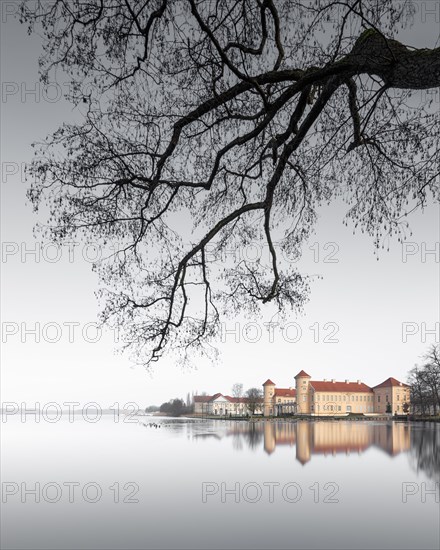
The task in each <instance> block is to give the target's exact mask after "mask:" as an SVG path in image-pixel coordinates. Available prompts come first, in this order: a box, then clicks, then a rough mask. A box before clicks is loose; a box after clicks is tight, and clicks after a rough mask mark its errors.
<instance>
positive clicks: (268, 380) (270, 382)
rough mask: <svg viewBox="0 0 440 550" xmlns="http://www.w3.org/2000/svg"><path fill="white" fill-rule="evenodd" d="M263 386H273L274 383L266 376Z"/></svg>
mask: <svg viewBox="0 0 440 550" xmlns="http://www.w3.org/2000/svg"><path fill="white" fill-rule="evenodd" d="M263 386H275V384H274V383H273V382H272V380H271V379H270V378H268V379H267V380H266V382H265V383H264V384H263Z"/></svg>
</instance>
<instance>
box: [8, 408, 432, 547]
mask: <svg viewBox="0 0 440 550" xmlns="http://www.w3.org/2000/svg"><path fill="white" fill-rule="evenodd" d="M26 420H27V421H26V422H25V423H22V422H20V418H19V417H16V418H14V417H9V418H8V419H7V422H6V423H4V424H3V425H2V463H1V466H2V480H3V486H2V488H3V489H4V488H5V482H6V483H9V485H8V486H7V487H8V489H7V490H8V491H9V494H7V495H5V494H3V505H2V516H1V523H2V525H1V527H2V529H1V533H2V535H1V537H2V540H1V542H2V548H7V549H18V548H20V549H31V548H32V549H34V548H38V549H40V548H41V549H43V548H44V549H46V548H63V549H67V548H69V549H70V548H72V549H73V548H75V549H78V548H114V549H118V548H126V549H132V548H133V549H134V548H136V549H140V548H145V549H147V548H148V549H149V548H161V549H165V548H167V549H168V548H169V549H171V548H179V549H183V548H188V549H189V548H209V549H211V548H212V549H214V548H215V549H220V548H236V549H248V548H249V549H258V548H307V549H318V548H326V549H331V548H335V549H336V548H352V549H367V548H368V549H369V548H382V549H391V548H393V549H394V548H396V549H397V548H398V549H399V550H400V549H406V548H411V549H412V548H420V549H422V548H427V549H428V548H429V549H431V548H438V547H439V504H438V492H437V494H434V493H433V492H432V491H433V489H435V488H436V483H438V481H439V471H440V458H439V456H440V453H439V447H440V425H438V424H437V425H436V424H429V423H425V424H422V423H414V424H412V423H404V422H402V423H399V422H390V423H380V422H347V421H338V422H331V421H319V422H307V421H299V422H288V421H273V422H268V421H267V422H263V421H260V422H255V423H249V422H246V421H237V422H233V421H226V422H225V421H213V420H202V419H200V420H198V419H182V418H180V419H170V418H157V417H151V416H140V417H137V418H134V419H131V420H132V421H131V422H123V421H122V419H121V418H119V421H116V420H117V419H116V418H115V417H114V416H112V415H108V416H103V417H102V418H101V419H100V420H99V421H98V422H96V423H91V422H87V421H86V420H85V419H83V418H82V417H81V416H79V417H78V418H76V417H75V418H74V419H73V421H72V422H69V420H68V419H67V418H65V417H63V418H62V419H61V421H59V422H56V423H48V422H40V423H36V422H31V421H29V419H26ZM71 420H72V419H71ZM133 420H134V421H133ZM14 484H15V485H14ZM36 484H39V485H36ZM57 487H58V489H57ZM15 489H17V492H16V493H15V494H12V493H14V490H15ZM31 489H34V493H32V492H29V491H30V490H31ZM35 489H36V491H35ZM85 489H86V491H85V496H84V490H85ZM99 490H100V491H101V494H100V495H99V494H98V492H99ZM60 491H61V492H60ZM3 492H4V491H3ZM36 495H38V497H39V502H36V500H37V497H36ZM58 497H59V498H58ZM5 499H6V502H5ZM57 499H58V500H57ZM55 500H57V501H56V502H55ZM94 500H96V501H94Z"/></svg>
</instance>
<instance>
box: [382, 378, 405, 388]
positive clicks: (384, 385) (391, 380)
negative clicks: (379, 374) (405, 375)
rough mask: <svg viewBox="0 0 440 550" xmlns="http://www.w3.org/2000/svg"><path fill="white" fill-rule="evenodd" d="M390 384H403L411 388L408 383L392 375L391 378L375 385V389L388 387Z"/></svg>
mask: <svg viewBox="0 0 440 550" xmlns="http://www.w3.org/2000/svg"><path fill="white" fill-rule="evenodd" d="M389 386H402V387H404V388H409V386H408V384H404V383H403V382H399V380H396V379H395V378H393V377H392V376H390V378H387V379H386V380H384V381H383V382H382V384H378V385H377V386H374V389H377V388H387V387H389Z"/></svg>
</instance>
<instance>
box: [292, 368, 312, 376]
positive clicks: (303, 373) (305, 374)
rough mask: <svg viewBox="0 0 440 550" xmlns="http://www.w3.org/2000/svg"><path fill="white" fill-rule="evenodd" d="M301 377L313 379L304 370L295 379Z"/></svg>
mask: <svg viewBox="0 0 440 550" xmlns="http://www.w3.org/2000/svg"><path fill="white" fill-rule="evenodd" d="M301 376H303V377H304V376H306V377H307V378H311V376H310V375H309V374H307V373H306V372H304V371H303V370H301V371H299V373H298V374H297V375H296V376H295V378H300V377H301Z"/></svg>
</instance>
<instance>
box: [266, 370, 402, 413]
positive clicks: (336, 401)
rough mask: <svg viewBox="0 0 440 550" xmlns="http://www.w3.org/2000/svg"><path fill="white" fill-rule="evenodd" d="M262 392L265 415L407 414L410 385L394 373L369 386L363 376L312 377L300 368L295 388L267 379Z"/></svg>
mask: <svg viewBox="0 0 440 550" xmlns="http://www.w3.org/2000/svg"><path fill="white" fill-rule="evenodd" d="M263 394H264V398H263V399H264V407H263V414H264V416H278V415H280V414H286V413H289V412H292V410H294V412H295V414H307V415H313V416H325V415H327V416H334V415H337V414H341V415H344V414H347V413H348V414H349V413H358V414H359V413H361V414H362V413H363V414H368V413H370V414H372V413H373V414H374V413H378V414H385V413H391V414H406V413H408V412H409V406H410V387H409V386H408V385H407V384H404V383H403V382H399V380H396V379H395V378H392V377H390V378H387V379H386V380H384V381H383V382H382V383H381V384H378V385H377V386H374V387H370V386H367V385H366V384H364V383H363V382H361V381H360V380H357V381H356V382H350V381H349V380H345V381H344V382H337V381H336V380H334V379H331V380H325V379H324V380H312V377H311V376H310V375H309V374H307V373H306V372H304V371H303V370H301V371H300V372H299V373H298V374H297V375H296V376H295V389H293V388H289V389H287V388H277V387H276V384H275V383H274V382H272V380H266V382H265V383H264V384H263Z"/></svg>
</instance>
